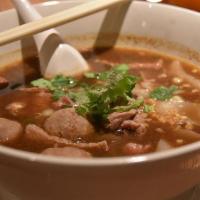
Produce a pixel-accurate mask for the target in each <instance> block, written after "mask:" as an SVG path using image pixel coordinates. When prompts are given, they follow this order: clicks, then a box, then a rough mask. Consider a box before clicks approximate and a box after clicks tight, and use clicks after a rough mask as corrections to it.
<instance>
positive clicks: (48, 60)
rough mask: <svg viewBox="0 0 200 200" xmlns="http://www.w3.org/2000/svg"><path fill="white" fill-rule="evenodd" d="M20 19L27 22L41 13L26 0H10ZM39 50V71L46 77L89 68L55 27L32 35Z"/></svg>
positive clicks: (35, 18) (38, 17) (72, 73)
mask: <svg viewBox="0 0 200 200" xmlns="http://www.w3.org/2000/svg"><path fill="white" fill-rule="evenodd" d="M12 2H13V4H14V5H15V8H16V9H17V11H18V12H19V14H20V16H21V17H22V19H23V20H24V21H25V22H26V23H28V22H31V21H35V20H39V19H41V18H42V17H41V15H40V14H39V13H38V12H37V11H36V10H35V8H34V7H33V6H32V5H31V4H30V3H29V2H28V0H12ZM34 39H35V43H36V46H37V49H38V52H39V60H40V71H41V74H42V75H43V76H44V77H46V78H51V77H54V76H56V75H59V74H63V75H72V76H73V75H75V74H78V73H82V72H84V71H87V70H88V69H89V66H88V64H87V62H86V61H85V59H84V58H83V57H82V55H81V54H80V53H79V52H78V51H77V50H76V49H74V48H73V47H72V46H70V45H68V44H66V43H64V42H63V40H62V39H61V37H60V35H59V33H58V32H57V31H56V30H55V29H49V30H47V31H44V32H42V33H38V34H36V35H34Z"/></svg>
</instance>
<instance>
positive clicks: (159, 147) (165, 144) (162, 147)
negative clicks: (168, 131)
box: [156, 139, 173, 151]
mask: <svg viewBox="0 0 200 200" xmlns="http://www.w3.org/2000/svg"><path fill="white" fill-rule="evenodd" d="M172 148H173V146H172V145H170V144H169V143H168V142H167V141H166V140H164V139H160V141H159V142H158V145H157V148H156V151H166V150H168V149H172Z"/></svg>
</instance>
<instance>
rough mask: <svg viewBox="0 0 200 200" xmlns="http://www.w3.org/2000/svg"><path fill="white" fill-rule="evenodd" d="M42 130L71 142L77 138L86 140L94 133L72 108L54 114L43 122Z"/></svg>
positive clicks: (89, 125) (87, 122) (86, 121)
mask: <svg viewBox="0 0 200 200" xmlns="http://www.w3.org/2000/svg"><path fill="white" fill-rule="evenodd" d="M44 128H45V130H46V131H47V132H48V133H49V134H50V135H54V136H60V137H63V138H66V139H71V140H74V139H76V138H79V137H81V138H87V137H88V136H90V135H91V134H92V133H93V131H94V130H93V127H92V125H91V124H90V123H89V121H88V120H87V119H85V118H84V117H82V116H80V115H78V114H77V113H76V112H75V110H74V109H72V108H68V109H61V110H58V111H56V112H54V113H53V114H52V115H51V116H50V117H49V118H48V119H47V120H46V121H45V124H44Z"/></svg>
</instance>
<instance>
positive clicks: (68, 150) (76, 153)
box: [42, 147, 92, 158]
mask: <svg viewBox="0 0 200 200" xmlns="http://www.w3.org/2000/svg"><path fill="white" fill-rule="evenodd" d="M42 154H44V155H51V156H63V157H72V158H91V157H92V155H91V153H89V152H87V151H85V150H83V149H79V148H76V147H64V148H48V149H45V150H44V151H43V152H42Z"/></svg>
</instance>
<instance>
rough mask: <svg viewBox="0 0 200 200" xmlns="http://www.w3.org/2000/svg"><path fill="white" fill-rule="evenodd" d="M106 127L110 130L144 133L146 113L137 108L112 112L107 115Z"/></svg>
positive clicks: (146, 119) (146, 124)
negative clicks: (107, 122)
mask: <svg viewBox="0 0 200 200" xmlns="http://www.w3.org/2000/svg"><path fill="white" fill-rule="evenodd" d="M108 121H109V124H108V128H109V129H111V130H113V131H114V130H118V129H121V130H125V131H129V132H136V133H138V134H139V135H144V134H145V133H146V132H147V128H148V123H147V122H148V121H150V119H149V118H148V115H147V114H146V113H143V112H140V111H138V110H134V109H133V110H130V111H128V112H121V113H120V112H114V113H112V114H110V115H109V117H108Z"/></svg>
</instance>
